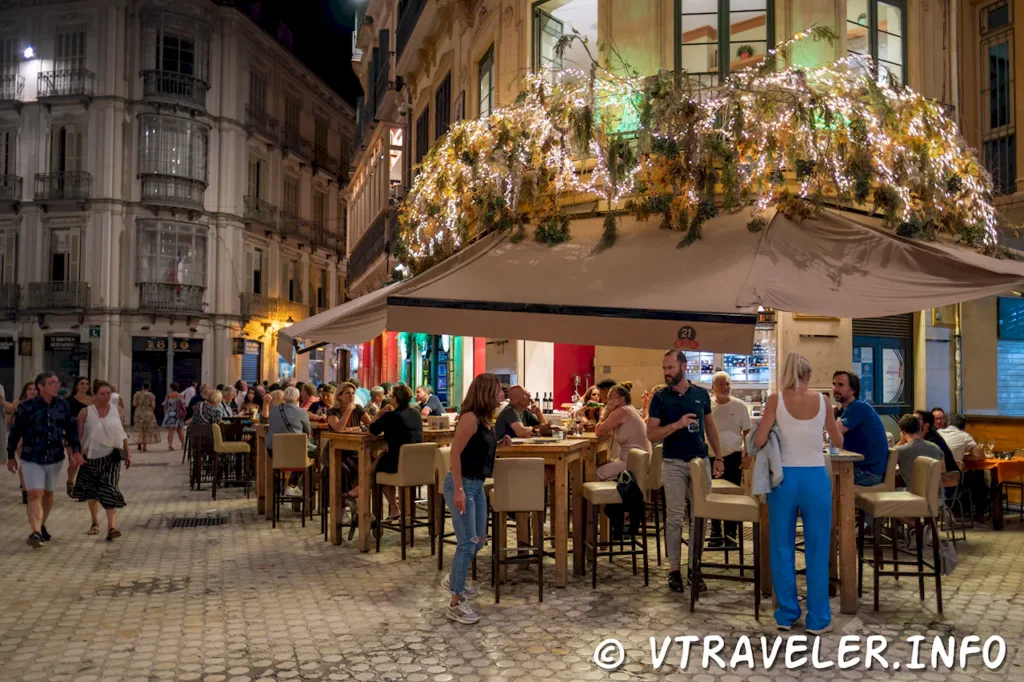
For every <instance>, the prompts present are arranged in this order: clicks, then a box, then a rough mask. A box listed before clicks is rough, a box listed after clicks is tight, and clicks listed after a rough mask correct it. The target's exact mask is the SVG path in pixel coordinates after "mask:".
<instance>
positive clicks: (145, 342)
mask: <svg viewBox="0 0 1024 682" xmlns="http://www.w3.org/2000/svg"><path fill="white" fill-rule="evenodd" d="M173 350H174V352H175V353H202V352H203V340H202V339H174V348H173ZM132 351H134V352H137V353H141V352H146V351H157V352H164V353H166V352H167V337H166V336H133V337H132Z"/></svg>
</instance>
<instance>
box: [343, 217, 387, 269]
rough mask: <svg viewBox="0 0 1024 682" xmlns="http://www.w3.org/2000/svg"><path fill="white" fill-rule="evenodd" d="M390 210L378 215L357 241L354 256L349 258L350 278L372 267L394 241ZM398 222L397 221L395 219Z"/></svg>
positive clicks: (353, 250) (353, 251)
mask: <svg viewBox="0 0 1024 682" xmlns="http://www.w3.org/2000/svg"><path fill="white" fill-rule="evenodd" d="M390 213H391V212H389V211H384V212H382V213H381V214H380V215H378V216H377V219H376V220H374V221H373V223H372V224H371V225H370V227H369V229H367V230H366V232H364V233H363V234H362V235H361V236H360V237H359V241H358V242H356V245H355V247H353V249H352V257H351V258H349V260H348V277H349V280H350V281H351V280H355V279H356V278H357V277H359V276H361V275H362V274H363V273H364V272H366V271H367V270H369V269H370V266H371V265H373V263H374V261H376V260H377V258H378V257H380V256H383V255H384V254H385V253H387V250H388V247H389V237H390V238H391V240H390V243H394V235H393V234H392V230H390V229H388V228H389V219H390V217H391V216H390ZM395 222H396V223H397V221H395Z"/></svg>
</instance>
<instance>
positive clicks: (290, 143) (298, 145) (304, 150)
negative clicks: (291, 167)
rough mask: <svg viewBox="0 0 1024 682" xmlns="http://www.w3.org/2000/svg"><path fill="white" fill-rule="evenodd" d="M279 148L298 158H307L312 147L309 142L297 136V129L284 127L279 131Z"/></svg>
mask: <svg viewBox="0 0 1024 682" xmlns="http://www.w3.org/2000/svg"><path fill="white" fill-rule="evenodd" d="M281 146H282V147H284V148H285V149H287V150H289V151H291V152H293V153H295V154H297V155H298V156H302V157H306V158H308V156H309V150H310V148H311V146H312V145H310V143H309V140H307V139H306V138H304V137H303V136H302V135H300V134H299V130H298V128H287V127H286V128H282V129H281Z"/></svg>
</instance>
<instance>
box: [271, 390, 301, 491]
mask: <svg viewBox="0 0 1024 682" xmlns="http://www.w3.org/2000/svg"><path fill="white" fill-rule="evenodd" d="M282 398H283V400H284V402H282V403H280V404H279V405H274V406H273V407H271V408H270V425H269V426H268V427H267V440H266V447H267V456H268V457H270V458H271V459H273V458H274V453H273V449H274V435H275V434H278V433H304V434H306V437H307V439H308V437H309V435H310V434H311V433H312V429H311V428H310V426H309V414H308V413H307V412H306V411H305V410H303V409H302V408H301V407H299V391H298V389H296V388H295V387H294V386H290V387H288V388H286V389H285V390H284V393H283V395H282ZM298 478H299V477H298V476H297V475H296V474H292V476H291V478H290V479H289V481H288V487H287V488H286V489H285V492H284V494H285V495H287V496H288V497H301V496H302V490H300V489H299V488H298V486H297V485H296V484H297V483H298Z"/></svg>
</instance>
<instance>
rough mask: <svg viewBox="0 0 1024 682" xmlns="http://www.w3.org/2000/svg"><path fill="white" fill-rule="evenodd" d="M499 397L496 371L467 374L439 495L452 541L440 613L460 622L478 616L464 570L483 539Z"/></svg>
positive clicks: (465, 570) (498, 380)
mask: <svg viewBox="0 0 1024 682" xmlns="http://www.w3.org/2000/svg"><path fill="white" fill-rule="evenodd" d="M395 390H396V392H397V390H398V387H396V388H395ZM504 397H505V392H504V391H503V390H502V388H501V379H499V378H498V376H497V375H496V374H481V375H479V376H478V377H477V378H475V379H473V383H472V384H470V386H469V391H467V392H466V399H465V401H464V402H463V403H462V411H461V413H460V415H459V421H458V424H456V426H455V439H454V441H453V442H452V458H451V470H450V471H449V472H448V475H447V476H446V477H445V479H444V499H445V502H447V504H448V509H449V511H451V515H452V528H453V530H454V531H455V538H456V540H457V541H458V545H457V547H456V549H455V556H454V557H453V558H452V570H451V573H449V574H448V575H447V576H445V578H444V580H442V582H441V584H442V585H443V586H444V587H447V588H448V590H449V591H450V592H451V594H452V597H451V601H450V602H449V603H448V608H446V609H445V614H444V615H445V617H447V618H448V619H449V620H453V621H455V622H457V623H464V624H466V625H472V624H473V623H476V622H477V621H479V620H480V616H478V615H477V614H476V613H474V611H473V607H472V606H470V604H469V602H468V601H466V598H467V597H472V596H473V595H474V594H476V590H473V589H469V588H467V587H466V572H467V571H468V570H469V565H470V564H471V563H472V562H473V557H475V556H476V554H477V552H479V551H480V549H481V548H482V547H483V546H484V543H486V542H487V537H486V533H487V497H486V496H485V495H484V479H485V478H487V477H488V476H490V475H491V474H492V473H493V472H494V452H495V450H496V449H497V446H498V442H497V439H496V437H495V435H494V413H495V412H496V411H497V409H498V405H500V404H501V401H502V400H503V399H504ZM506 440H508V439H506Z"/></svg>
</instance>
